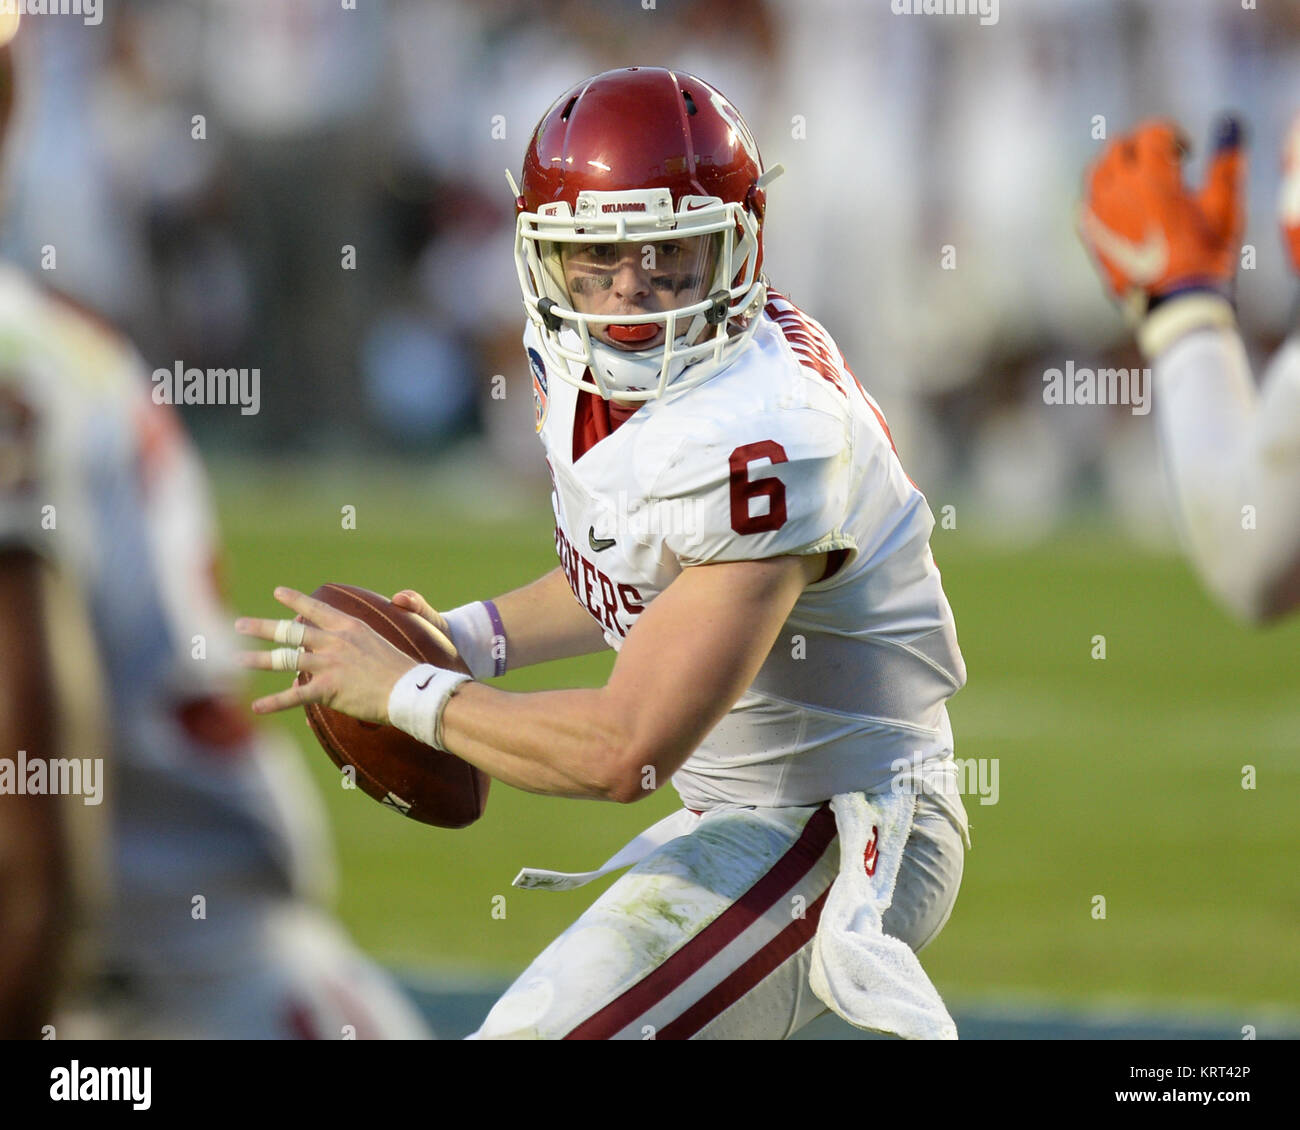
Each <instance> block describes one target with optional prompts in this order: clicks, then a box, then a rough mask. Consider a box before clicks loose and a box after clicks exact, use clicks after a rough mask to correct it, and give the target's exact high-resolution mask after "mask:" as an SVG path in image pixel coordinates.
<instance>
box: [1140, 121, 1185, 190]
mask: <svg viewBox="0 0 1300 1130" xmlns="http://www.w3.org/2000/svg"><path fill="white" fill-rule="evenodd" d="M1130 146H1131V148H1130V149H1129V151H1128V156H1129V157H1130V159H1131V161H1132V162H1133V164H1135V165H1136V166H1137V168H1138V169H1139V170H1140V171H1141V174H1142V176H1143V178H1144V179H1147V180H1149V182H1150V183H1151V184H1152V185H1153V187H1156V188H1159V189H1162V190H1164V191H1166V192H1169V191H1175V190H1177V189H1179V188H1181V187H1182V182H1183V164H1182V162H1183V157H1185V156H1186V155H1187V153H1188V152H1189V150H1190V146H1189V144H1188V142H1187V137H1186V135H1185V134H1184V133H1183V132H1182V131H1181V130H1180V129H1179V128H1178V127H1177V126H1176V125H1174V123H1173V122H1167V121H1149V122H1144V123H1143V124H1142V125H1140V126H1139V127H1138V128H1137V129H1136V130H1134V132H1133V137H1132V141H1131V143H1130Z"/></svg>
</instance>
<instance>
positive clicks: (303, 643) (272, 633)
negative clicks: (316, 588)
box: [235, 616, 328, 650]
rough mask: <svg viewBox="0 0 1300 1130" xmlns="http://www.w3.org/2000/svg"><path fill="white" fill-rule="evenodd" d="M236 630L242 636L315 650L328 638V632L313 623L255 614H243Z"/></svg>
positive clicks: (236, 622)
mask: <svg viewBox="0 0 1300 1130" xmlns="http://www.w3.org/2000/svg"><path fill="white" fill-rule="evenodd" d="M298 630H301V632H302V634H301V635H298ZM235 631H237V632H238V633H239V634H240V635H241V636H253V637H254V638H256V639H259V640H266V641H267V642H268V643H275V644H280V645H282V646H288V647H306V648H311V649H313V650H316V649H319V648H320V647H321V646H322V645H323V644H324V643H325V641H326V639H328V634H327V633H326V632H323V631H322V630H321V629H320V628H316V627H313V626H312V625H311V624H302V623H298V624H295V623H294V622H293V621H291V620H265V619H261V618H258V617H253V616H241V617H240V618H239V619H238V620H236V621H235Z"/></svg>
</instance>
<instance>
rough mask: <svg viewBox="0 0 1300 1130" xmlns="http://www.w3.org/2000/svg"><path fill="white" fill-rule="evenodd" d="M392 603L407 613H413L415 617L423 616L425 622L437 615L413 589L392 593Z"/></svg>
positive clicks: (431, 606)
mask: <svg viewBox="0 0 1300 1130" xmlns="http://www.w3.org/2000/svg"><path fill="white" fill-rule="evenodd" d="M393 603H394V604H396V605H397V606H398V607H399V608H405V609H406V610H407V611H408V612H414V613H415V614H416V615H417V616H423V617H424V618H425V619H426V620H431V619H432V618H433V617H434V616H436V615H437V613H436V612H435V611H434V608H433V605H431V604H430V603H429V602H428V601H427V600H425V599H424V597H422V596H421V595H420V594H419V593H418V592H416V591H415V590H414V589H403V590H402V591H401V592H398V593H394V594H393Z"/></svg>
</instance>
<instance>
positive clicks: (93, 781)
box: [0, 749, 104, 805]
mask: <svg viewBox="0 0 1300 1130" xmlns="http://www.w3.org/2000/svg"><path fill="white" fill-rule="evenodd" d="M6 794H8V795H11V796H46V795H48V796H79V797H81V803H82V804H90V805H96V804H99V803H100V802H101V801H102V800H103V799H104V759H103V758H102V757H33V758H31V759H30V760H28V757H27V751H26V750H25V749H20V750H19V751H18V759H17V760H16V761H10V760H9V759H8V758H6V759H4V760H2V761H0V796H4V795H6Z"/></svg>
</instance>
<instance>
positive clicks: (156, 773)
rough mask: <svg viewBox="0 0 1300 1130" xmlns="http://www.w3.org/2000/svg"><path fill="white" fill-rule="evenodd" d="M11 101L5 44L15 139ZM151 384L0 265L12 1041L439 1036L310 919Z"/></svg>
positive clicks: (315, 871)
mask: <svg viewBox="0 0 1300 1130" xmlns="http://www.w3.org/2000/svg"><path fill="white" fill-rule="evenodd" d="M15 19H16V17H15ZM10 30H11V31H12V30H13V29H12V27H11V28H10ZM12 84H13V66H12V58H11V49H10V48H9V47H8V46H4V47H0V140H2V139H3V133H4V128H5V125H6V122H7V119H8V110H9V103H10V93H11V91H12ZM150 389H151V385H150V381H149V375H148V371H147V369H146V368H145V367H144V365H143V362H142V361H141V359H140V358H139V357H138V355H137V354H136V353H135V352H134V351H133V350H132V349H131V347H130V346H129V344H128V343H127V342H126V341H124V340H123V339H122V338H121V337H120V336H118V335H117V334H116V333H114V332H113V331H111V330H110V329H108V328H107V327H105V326H103V325H101V324H100V323H99V322H98V321H96V320H95V319H93V318H91V317H90V316H88V315H86V314H84V313H82V312H80V311H79V310H76V309H74V308H73V307H72V306H70V305H69V304H67V303H66V302H65V301H63V300H61V299H59V298H57V297H55V296H54V295H52V294H49V293H47V292H45V291H43V290H42V289H40V288H38V287H37V286H36V285H34V284H33V283H32V282H31V281H29V280H28V279H27V278H26V277H24V276H23V275H22V274H21V273H20V272H18V271H17V270H16V269H14V268H13V267H10V266H8V265H3V264H0V602H2V604H3V607H2V610H0V741H2V742H3V744H2V745H0V786H2V787H0V1035H6V1036H20V1037H35V1038H40V1037H41V1035H42V1034H44V1035H45V1036H46V1037H50V1036H53V1035H57V1037H58V1038H66V1037H73V1038H76V1037H101V1036H102V1037H110V1038H177V1037H204V1038H243V1039H256V1038H277V1037H283V1038H294V1037H308V1036H311V1037H317V1038H324V1039H340V1038H344V1037H346V1036H349V1035H350V1036H355V1037H358V1038H372V1037H420V1036H427V1035H428V1029H427V1027H426V1026H425V1025H424V1023H423V1022H422V1020H421V1019H420V1018H419V1015H418V1014H417V1013H416V1012H415V1011H414V1009H413V1008H412V1007H411V1006H410V1005H409V1004H408V1003H407V1002H406V1000H405V998H404V997H402V996H401V994H400V993H399V992H398V990H397V988H396V986H395V985H393V984H392V983H391V981H390V979H389V978H388V977H387V975H385V974H384V973H383V972H382V971H381V970H379V969H377V968H376V967H374V966H373V965H372V964H371V963H370V962H369V961H368V960H367V959H365V958H364V957H363V955H361V954H360V953H359V952H358V951H357V950H356V949H355V947H354V946H353V945H352V944H351V942H350V941H349V939H348V938H347V937H346V936H345V935H344V934H343V932H342V931H341V929H340V928H339V927H338V926H337V924H335V923H334V922H333V921H332V920H331V918H330V917H329V916H328V915H327V914H326V913H325V912H324V911H323V910H322V909H321V908H320V907H319V906H318V904H317V902H316V900H315V897H314V896H315V895H316V894H318V893H320V891H321V889H322V887H323V885H324V884H323V883H322V880H327V870H328V866H327V864H325V865H323V864H322V861H323V860H327V859H328V844H327V842H326V841H325V840H324V839H323V825H322V822H321V819H320V816H319V814H318V812H317V809H316V807H315V806H316V801H315V798H314V796H313V793H312V786H311V782H310V780H309V779H308V778H307V776H306V774H305V772H304V771H303V769H302V767H301V765H300V764H299V763H298V762H297V758H296V752H295V751H291V750H289V749H287V748H285V747H284V745H283V744H282V743H280V742H278V741H275V740H273V739H272V737H271V736H270V735H269V734H266V733H259V732H257V731H256V730H254V729H253V728H252V727H251V726H250V725H249V723H248V720H247V717H246V715H245V714H244V712H243V711H242V710H240V709H239V708H238V707H237V706H236V704H235V700H234V698H233V696H232V692H233V691H234V690H235V689H236V687H235V685H234V684H233V683H232V677H233V676H234V675H235V674H237V671H238V668H237V666H236V665H235V664H234V662H233V655H232V649H231V647H230V646H229V644H230V641H229V634H228V632H229V628H228V614H227V613H226V611H225V610H224V609H223V607H222V605H221V603H220V601H219V599H218V596H217V593H216V588H215V585H214V579H213V578H214V573H213V566H214V563H215V556H216V547H215V544H214V540H213V523H212V517H211V512H210V505H209V500H208V495H207V487H206V483H205V479H204V475H203V471H202V467H201V466H200V464H199V461H198V458H197V456H196V453H195V451H194V449H193V447H192V446H191V444H190V443H189V441H188V440H187V438H186V436H185V435H184V433H183V432H182V431H181V429H180V426H179V424H178V421H177V420H176V419H175V417H174V415H173V414H172V410H171V409H170V408H167V407H163V406H160V405H157V404H155V403H154V402H153V400H152V398H151V395H150ZM101 690H102V692H103V693H102V695H100V694H99V693H98V692H99V691H101ZM56 757H57V758H60V759H65V760H67V761H69V762H71V763H76V764H77V767H78V770H79V772H78V773H77V775H76V776H72V775H71V774H70V773H69V774H67V775H65V777H64V780H65V781H66V782H73V783H75V787H76V789H77V791H76V793H75V794H69V793H59V792H57V791H56V790H53V789H52V788H51V786H52V784H53V770H50V773H49V775H48V776H47V775H45V773H44V769H45V768H46V767H47V766H49V765H50V764H51V759H52V758H56ZM38 763H39V765H40V767H41V768H40V769H39V770H34V769H33V767H34V766H36V765H37V764H38ZM20 777H21V780H19V778H20ZM323 867H324V870H323Z"/></svg>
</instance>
